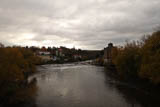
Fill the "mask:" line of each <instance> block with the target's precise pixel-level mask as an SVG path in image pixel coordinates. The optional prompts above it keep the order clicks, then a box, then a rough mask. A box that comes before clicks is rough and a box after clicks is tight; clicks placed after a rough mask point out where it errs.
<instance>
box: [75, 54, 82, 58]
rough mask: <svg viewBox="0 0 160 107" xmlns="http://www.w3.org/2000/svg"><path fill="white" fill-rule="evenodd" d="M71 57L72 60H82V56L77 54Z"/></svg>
mask: <svg viewBox="0 0 160 107" xmlns="http://www.w3.org/2000/svg"><path fill="white" fill-rule="evenodd" d="M73 57H74V59H81V58H82V56H81V55H78V54H75V55H73Z"/></svg>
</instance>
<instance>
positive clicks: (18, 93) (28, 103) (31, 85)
mask: <svg viewBox="0 0 160 107" xmlns="http://www.w3.org/2000/svg"><path fill="white" fill-rule="evenodd" d="M37 91H38V88H37V86H36V79H35V78H33V79H31V80H30V82H28V83H26V84H25V85H23V86H21V87H19V88H17V89H16V90H14V92H13V93H8V94H9V95H7V96H3V98H1V103H0V107H11V106H15V107H36V101H35V100H36V98H35V97H36V94H37ZM1 93H2V92H1Z"/></svg>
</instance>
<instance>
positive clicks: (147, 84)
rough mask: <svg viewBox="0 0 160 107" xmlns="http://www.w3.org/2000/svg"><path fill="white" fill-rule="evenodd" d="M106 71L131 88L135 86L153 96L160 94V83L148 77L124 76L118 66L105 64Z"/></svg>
mask: <svg viewBox="0 0 160 107" xmlns="http://www.w3.org/2000/svg"><path fill="white" fill-rule="evenodd" d="M105 73H106V75H109V76H110V77H111V78H113V79H115V80H116V81H117V82H121V84H120V85H122V86H128V87H130V88H133V89H135V90H138V91H140V92H142V93H145V94H147V95H150V96H152V97H154V96H155V97H158V96H160V91H159V90H160V85H155V84H153V83H152V82H151V81H149V80H147V79H142V78H138V77H135V78H132V77H127V78H124V77H123V76H122V75H120V74H119V73H118V72H117V70H116V68H114V67H109V66H105Z"/></svg>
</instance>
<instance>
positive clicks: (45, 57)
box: [36, 51, 53, 62]
mask: <svg viewBox="0 0 160 107" xmlns="http://www.w3.org/2000/svg"><path fill="white" fill-rule="evenodd" d="M36 54H37V56H39V57H40V58H41V59H42V60H43V61H44V62H47V61H51V60H53V57H52V55H51V53H50V52H48V51H38V52H37V53H36Z"/></svg>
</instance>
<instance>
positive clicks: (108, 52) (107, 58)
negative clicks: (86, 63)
mask: <svg viewBox="0 0 160 107" xmlns="http://www.w3.org/2000/svg"><path fill="white" fill-rule="evenodd" d="M114 48H115V47H114V46H113V43H109V44H108V47H106V48H104V56H103V58H104V63H109V62H112V51H113V49H114Z"/></svg>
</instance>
